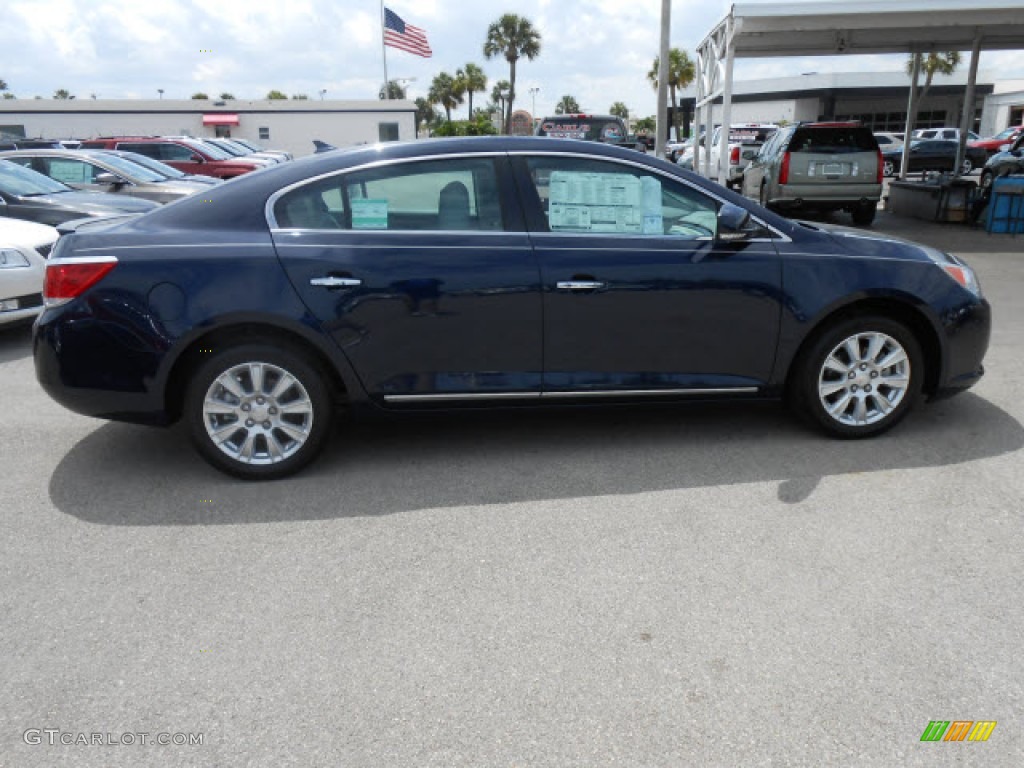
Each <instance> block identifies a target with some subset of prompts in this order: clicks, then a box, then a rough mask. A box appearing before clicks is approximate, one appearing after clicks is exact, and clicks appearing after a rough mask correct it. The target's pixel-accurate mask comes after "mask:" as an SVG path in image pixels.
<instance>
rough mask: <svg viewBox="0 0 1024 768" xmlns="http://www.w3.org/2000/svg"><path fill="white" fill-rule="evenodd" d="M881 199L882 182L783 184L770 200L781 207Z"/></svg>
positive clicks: (840, 206)
mask: <svg viewBox="0 0 1024 768" xmlns="http://www.w3.org/2000/svg"><path fill="white" fill-rule="evenodd" d="M881 199H882V185H881V184H783V185H780V186H779V188H778V190H777V191H776V193H775V194H774V195H773V196H772V197H771V199H770V200H769V202H771V204H772V205H775V206H778V207H779V208H815V207H833V208H842V207H847V206H853V205H862V204H866V203H874V204H876V205H877V204H878V201H879V200H881Z"/></svg>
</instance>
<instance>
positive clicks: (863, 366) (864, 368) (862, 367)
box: [860, 363, 868, 371]
mask: <svg viewBox="0 0 1024 768" xmlns="http://www.w3.org/2000/svg"><path fill="white" fill-rule="evenodd" d="M860 369H861V370H862V371H866V370H867V369H868V367H867V366H866V365H864V363H861V364H860Z"/></svg>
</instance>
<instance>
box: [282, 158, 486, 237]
mask: <svg viewBox="0 0 1024 768" xmlns="http://www.w3.org/2000/svg"><path fill="white" fill-rule="evenodd" d="M274 218H275V219H277V225H278V226H279V227H283V228H286V229H288V228H297V229H349V230H363V229H367V230H403V231H409V230H414V231H420V230H428V231H429V230H434V231H442V230H449V231H451V230H457V231H482V232H495V231H501V230H503V229H504V224H503V219H502V210H501V204H500V202H499V194H498V176H497V172H496V171H495V167H494V161H493V160H491V159H489V158H487V159H470V158H467V159H460V160H444V161H427V162H418V163H402V164H398V165H391V166H385V167H383V168H374V169H371V170H367V171H356V172H353V173H347V174H339V175H337V176H332V177H330V178H327V179H323V180H321V181H318V182H314V183H311V184H307V185H305V186H303V187H300V188H298V189H295V190H293V191H291V192H289V193H288V194H286V195H284V196H282V197H281V199H280V200H278V201H277V203H276V204H275V205H274Z"/></svg>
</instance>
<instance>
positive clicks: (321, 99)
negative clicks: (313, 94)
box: [320, 88, 327, 101]
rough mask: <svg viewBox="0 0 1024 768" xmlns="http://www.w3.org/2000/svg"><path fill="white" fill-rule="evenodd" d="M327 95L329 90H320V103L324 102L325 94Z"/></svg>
mask: <svg viewBox="0 0 1024 768" xmlns="http://www.w3.org/2000/svg"><path fill="white" fill-rule="evenodd" d="M325 93H327V89H326V88H321V89H320V101H323V100H324V94H325Z"/></svg>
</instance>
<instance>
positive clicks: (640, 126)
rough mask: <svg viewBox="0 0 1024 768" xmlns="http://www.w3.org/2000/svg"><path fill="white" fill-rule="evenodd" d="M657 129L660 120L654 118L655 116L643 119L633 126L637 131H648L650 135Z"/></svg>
mask: <svg viewBox="0 0 1024 768" xmlns="http://www.w3.org/2000/svg"><path fill="white" fill-rule="evenodd" d="M657 127H658V120H657V118H655V117H654V115H651V116H650V117H641V118H640V119H639V120H637V121H636V122H635V123H634V124H633V128H634V129H635V130H636V131H647V132H648V133H650V132H651V131H653V130H656V129H657Z"/></svg>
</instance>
